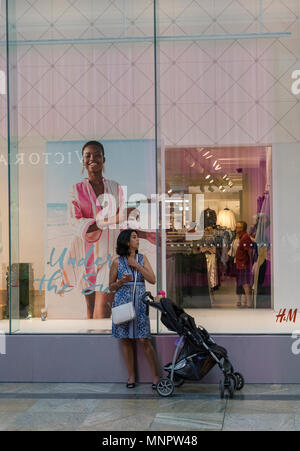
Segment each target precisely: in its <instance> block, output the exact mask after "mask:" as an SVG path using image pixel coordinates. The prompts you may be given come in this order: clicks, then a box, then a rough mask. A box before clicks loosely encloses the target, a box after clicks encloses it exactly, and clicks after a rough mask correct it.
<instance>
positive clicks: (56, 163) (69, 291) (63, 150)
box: [40, 139, 156, 319]
mask: <svg viewBox="0 0 300 451" xmlns="http://www.w3.org/2000/svg"><path fill="white" fill-rule="evenodd" d="M101 143H102V144H103V146H104V150H105V172H104V173H103V176H104V178H105V186H106V187H107V189H108V191H110V190H111V191H113V190H114V189H115V187H118V186H121V187H122V188H121V189H122V193H123V195H124V198H123V202H124V205H125V207H126V208H129V209H130V208H131V209H132V210H131V213H130V219H131V222H130V223H128V222H127V223H126V224H127V226H128V225H129V226H130V227H131V226H133V228H138V229H140V230H142V232H143V233H141V234H140V236H141V238H140V245H139V252H140V253H142V254H146V255H147V258H148V260H149V262H150V263H151V266H152V268H153V270H154V272H155V273H156V245H155V228H156V226H155V224H156V217H154V216H155V215H156V206H155V205H154V206H153V202H152V203H150V202H151V199H153V196H152V195H153V194H154V193H155V192H156V178H155V142H154V141H153V140H146V139H144V140H143V139H141V140H124V141H122V140H107V141H105V140H101ZM84 144H85V141H67V142H48V143H47V164H46V165H45V171H46V174H45V177H46V185H45V186H46V193H45V194H46V195H45V198H46V212H45V213H46V221H45V223H46V229H45V234H46V239H45V243H46V244H45V246H46V248H45V255H46V258H47V260H46V262H45V263H46V264H45V275H44V277H43V278H42V279H41V282H40V289H42V290H45V308H44V310H43V313H44V312H45V313H46V315H47V317H48V318H49V319H91V318H94V319H100V318H108V317H110V315H111V310H110V309H111V302H112V299H111V297H109V294H108V291H109V290H108V286H107V285H108V274H109V268H110V265H111V261H112V258H113V256H114V255H116V253H115V250H116V249H115V248H116V239H117V236H118V233H119V231H118V230H115V231H114V232H112V233H110V235H109V234H108V233H107V234H102V236H101V238H99V237H98V238H97V236H95V239H94V240H93V243H92V245H89V246H88V247H87V245H86V244H87V243H86V242H85V240H84V238H83V237H84V234H83V233H82V224H81V223H80V218H78V217H77V216H78V215H76V216H75V217H73V218H70V208H72V193H73V194H74V190H75V191H76V193H77V195H78V190H77V189H76V186H79V185H78V184H80V186H82V183H84V181H87V182H88V178H87V172H86V171H84V170H83V169H84V168H83V162H82V148H83V146H84ZM94 195H95V194H93V193H91V196H94ZM94 200H95V203H96V202H97V201H98V199H97V198H96V197H95V199H94ZM83 201H84V199H83V200H82V202H83ZM77 202H79V203H80V202H81V200H80V199H77ZM73 206H74V201H73ZM153 207H154V208H153ZM87 216H88V217H90V218H92V216H93V214H88V215H87ZM150 216H151V220H150V221H148V219H149V218H150ZM142 218H147V220H146V222H145V221H141V219H142ZM127 219H128V218H127ZM74 223H75V226H74ZM135 226H136V227H135ZM91 259H93V262H92V264H91ZM95 264H96V275H95V277H94V279H93V278H92V277H90V278H88V277H87V273H89V272H90V271H91V270H89V268H90V267H93V268H92V270H93V271H94V270H95ZM91 280H92V282H90V281H91ZM146 288H147V286H146ZM151 290H152V291H153V292H155V290H156V287H155V286H151ZM93 292H95V293H96V298H95V304H94V305H93V311H92V313H91V310H89V307H90V306H88V305H87V299H88V297H87V295H88V294H91V293H93ZM103 296H104V297H105V299H106V301H104V302H105V303H106V306H105V308H103Z"/></svg>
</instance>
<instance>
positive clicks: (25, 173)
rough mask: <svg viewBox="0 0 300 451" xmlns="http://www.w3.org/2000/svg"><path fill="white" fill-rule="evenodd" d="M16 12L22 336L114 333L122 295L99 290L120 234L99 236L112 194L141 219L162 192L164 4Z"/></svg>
mask: <svg viewBox="0 0 300 451" xmlns="http://www.w3.org/2000/svg"><path fill="white" fill-rule="evenodd" d="M9 5H10V8H11V10H10V27H11V28H12V30H14V32H15V34H16V39H17V45H16V44H15V42H13V41H14V40H13V39H12V38H11V42H10V43H9V44H10V45H9V51H10V55H11V59H12V58H14V72H13V73H14V79H13V80H12V82H11V92H12V93H14V96H15V97H14V98H15V99H16V100H15V102H14V101H13V99H11V105H10V112H11V116H12V117H13V119H14V125H15V127H16V132H15V133H14V135H13V136H14V137H17V142H16V143H15V147H14V153H15V154H14V158H15V159H16V162H17V164H16V165H15V169H14V170H15V171H16V180H18V192H17V193H18V200H19V209H18V214H19V218H18V222H17V221H16V220H15V219H14V227H15V228H17V229H18V230H17V231H16V234H15V235H16V236H19V243H20V244H19V246H20V249H19V258H18V259H17V261H16V263H18V264H19V265H17V266H16V268H17V269H18V270H19V271H20V274H19V283H20V288H19V289H20V291H19V292H20V299H14V298H12V299H11V304H12V306H13V308H14V321H15V324H17V323H18V327H16V326H15V327H14V328H13V331H20V332H24V333H26V332H28V333H31V332H39V333H43V332H45V333H60V332H61V333H68V332H70V333H74V332H75V333H87V332H89V331H90V332H97V333H110V332H111V325H112V322H111V303H112V296H111V295H108V294H107V293H106V292H104V293H100V290H102V291H105V290H108V274H109V266H110V264H111V260H112V257H113V256H115V254H116V239H117V233H116V232H114V233H110V235H109V234H108V231H107V230H103V232H102V234H101V235H100V234H99V233H98V235H97V233H96V234H95V233H94V236H92V235H93V232H92V231H91V230H89V227H90V226H91V224H92V223H93V222H94V223H95V216H96V215H97V214H98V213H99V210H100V209H101V208H104V206H105V205H104V204H103V205H102V204H101V202H100V200H99V199H100V198H99V196H100V194H101V190H102V191H103V189H104V190H105V192H106V194H107V195H108V194H111V193H112V194H118V195H119V189H120V188H119V187H120V186H123V192H124V199H123V201H124V206H125V207H127V208H131V209H134V208H135V207H138V208H139V210H140V212H142V210H143V208H144V209H145V208H148V205H149V204H148V202H150V199H151V194H152V193H155V192H156V176H155V173H156V167H155V155H156V150H155V109H154V97H155V96H154V90H155V86H154V38H153V2H152V1H150V2H149V1H148V0H147V1H146V0H142V1H141V0H139V1H137V0H131V1H126V2H124V1H121V0H120V1H114V2H99V1H96V0H88V1H86V0H85V1H77V2H76V4H75V3H74V2H71V3H70V2H61V1H58V0H51V1H49V2H35V3H34V4H32V5H31V4H29V3H28V2H27V1H18V2H16V3H15V2H9ZM14 25H15V26H14ZM12 76H13V75H12ZM90 140H97V141H101V143H103V146H104V151H105V152H104V153H105V162H104V160H103V162H102V163H104V168H103V170H102V173H103V176H104V181H103V185H102V184H101V183H100V185H99V189H100V191H99V192H98V191H97V189H98V187H97V186H96V185H94V186H93V185H92V184H90V183H89V177H90V174H89V175H88V172H87V170H86V169H87V163H86V161H85V160H83V156H82V148H83V145H84V144H85V143H86V142H88V141H90ZM94 157H95V156H94ZM94 157H93V158H94ZM102 163H101V164H102ZM83 164H84V166H85V171H84V172H82V169H84V168H83ZM136 168H138V171H137V170H136ZM17 171H18V172H17ZM104 171H105V172H104ZM98 172H99V171H98ZM98 175H99V174H98ZM80 190H81V191H80ZM87 190H88V191H87ZM126 190H127V197H126ZM136 193H140V197H139V198H137V196H134V195H136ZM97 197H98V200H97ZM118 199H119V197H118ZM111 207H112V206H111ZM112 208H113V207H112ZM112 211H113V210H110V213H109V214H112ZM11 218H13V216H11ZM144 229H145V230H144V232H147V233H145V234H144V235H141V240H140V241H141V243H140V248H139V250H140V253H142V254H143V253H144V254H146V255H147V257H148V259H149V261H150V262H151V264H152V267H153V269H154V271H155V272H156V271H157V268H156V248H155V244H154V243H155V228H154V229H153V230H152V232H153V233H152V234H151V233H150V232H151V230H150V228H149V227H144ZM95 235H97V236H95ZM100 237H101V239H100ZM21 274H22V277H21ZM93 274H94V275H93ZM22 278H23V279H22ZM22 280H23V281H22ZM64 285H65V287H64ZM96 286H97V288H96ZM101 286H102V288H100V287H101ZM88 287H90V288H91V290H90V291H91V293H89V294H88V293H85V294H84V293H83V290H84V289H86V288H88ZM151 288H152V289H153V287H151ZM154 289H156V288H155V287H154ZM95 290H96V291H97V293H96V294H95ZM152 316H153V319H152V317H151V321H152V323H151V326H152V330H153V331H154V332H155V331H156V321H155V315H154V314H152Z"/></svg>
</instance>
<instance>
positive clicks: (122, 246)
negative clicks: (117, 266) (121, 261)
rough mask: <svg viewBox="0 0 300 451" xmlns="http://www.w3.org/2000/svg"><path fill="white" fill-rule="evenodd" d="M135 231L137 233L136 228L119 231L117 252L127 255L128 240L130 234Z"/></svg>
mask: <svg viewBox="0 0 300 451" xmlns="http://www.w3.org/2000/svg"><path fill="white" fill-rule="evenodd" d="M133 232H135V233H136V234H138V232H137V230H134V229H126V230H122V232H121V233H120V235H119V236H118V239H117V249H116V251H117V254H118V255H120V256H122V257H123V256H129V255H130V253H129V245H128V243H129V241H130V237H131V234H132V233H133Z"/></svg>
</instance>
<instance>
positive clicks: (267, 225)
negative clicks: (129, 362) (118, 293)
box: [157, 1, 300, 333]
mask: <svg viewBox="0 0 300 451" xmlns="http://www.w3.org/2000/svg"><path fill="white" fill-rule="evenodd" d="M250 3H251V4H250ZM250 3H249V2H240V1H233V2H226V1H203V2H179V1H174V2H173V1H172V2H171V1H169V2H168V1H167V2H165V1H163V2H162V1H161V2H159V5H158V26H157V28H158V61H159V65H158V74H159V75H158V102H159V108H158V110H159V136H160V139H161V142H162V143H163V144H162V146H163V147H164V149H165V150H164V165H162V166H161V170H162V172H163V173H164V174H163V176H162V183H163V184H164V187H163V188H162V191H164V192H165V193H167V199H166V202H165V205H164V207H163V208H164V217H165V223H166V233H165V235H164V233H163V234H162V236H163V237H164V238H165V241H163V244H162V245H163V246H164V248H165V253H166V264H165V266H164V267H163V273H164V274H163V276H162V278H163V279H164V278H165V280H166V283H165V288H166V291H167V294H168V297H170V298H171V299H173V300H174V302H176V304H177V305H179V306H181V307H182V308H184V309H185V310H186V311H187V312H188V313H190V314H191V315H192V316H193V317H194V318H195V319H196V322H198V323H200V324H201V323H204V324H205V327H207V328H208V330H210V332H219V333H235V332H236V333H248V332H249V333H257V332H260V333H267V332H268V333H277V332H279V333H286V332H287V331H289V332H290V331H291V330H293V328H294V327H295V325H294V324H293V323H292V322H290V323H289V324H288V323H287V322H286V323H284V322H283V323H282V324H281V326H280V329H279V328H278V324H276V312H278V311H279V310H280V309H282V310H283V309H284V308H286V309H287V311H290V310H291V311H294V310H295V309H296V308H297V301H296V299H297V295H296V292H298V288H296V285H295V290H294V289H292V286H294V283H296V282H295V280H296V268H295V266H294V265H293V263H292V260H293V259H296V260H297V259H298V257H297V255H298V248H297V244H296V243H297V239H296V236H298V232H297V225H296V224H297V223H298V221H299V217H298V215H297V213H296V209H295V207H292V205H296V203H297V197H298V196H299V194H300V193H299V188H298V184H297V182H296V180H297V178H298V177H297V176H296V174H295V171H293V170H292V167H291V165H292V166H293V167H294V164H297V161H298V154H299V150H300V149H299V127H298V125H297V124H299V113H300V111H299V99H298V97H299V90H297V87H299V81H298V75H297V73H295V72H294V71H295V70H296V69H297V68H298V65H299V64H298V62H299V52H300V46H299V32H298V27H299V15H298V12H297V8H298V7H297V2H291V4H289V7H287V6H286V5H284V4H279V3H278V2H273V3H268V4H267V2H264V1H262V2H261V1H253V2H250ZM293 80H296V81H295V82H294V85H293ZM292 86H294V89H293V88H292ZM293 91H294V92H293ZM285 159H288V162H289V163H290V162H291V161H293V164H291V165H290V166H289V165H287V167H289V170H288V169H285V163H284V160H285ZM272 166H273V167H274V168H276V171H275V170H274V169H272ZM287 174H291V175H290V176H289V175H287ZM292 174H293V175H292ZM280 183H281V184H284V185H285V190H284V193H285V196H284V198H283V192H282V189H281V188H280V186H281V185H280ZM295 184H297V187H296V186H295ZM287 192H288V193H289V194H287ZM284 199H285V200H284ZM282 203H284V208H285V210H284V211H285V212H286V213H285V215H283V214H281V213H280V211H281V204H282ZM279 205H280V206H279ZM287 210H289V211H291V215H292V217H293V225H292V224H291V222H290V221H285V220H284V219H283V218H284V217H285V218H286V217H287ZM283 236H284V238H282V237H283ZM295 239H296V241H295ZM283 242H284V244H283ZM239 243H240V244H239ZM296 248H297V249H296ZM284 256H286V258H285V257H284ZM281 265H284V268H285V269H284V273H285V275H286V277H285V278H284V277H283V276H282V275H281V274H282V269H280V268H281ZM288 274H289V275H288ZM289 280H290V282H289ZM292 280H294V282H292ZM284 281H285V282H284ZM288 292H293V295H292V296H291V298H289V299H288V300H287V298H286V293H288ZM284 293H285V294H284ZM247 306H248V307H251V308H247ZM160 330H161V331H163V332H165V331H166V330H165V328H164V327H163V326H162V325H161V327H160Z"/></svg>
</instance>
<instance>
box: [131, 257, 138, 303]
mask: <svg viewBox="0 0 300 451" xmlns="http://www.w3.org/2000/svg"><path fill="white" fill-rule="evenodd" d="M135 259H136V256H135ZM136 279H137V269H135V271H134V286H133V292H132V302H133V303H134V294H135V287H136Z"/></svg>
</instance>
